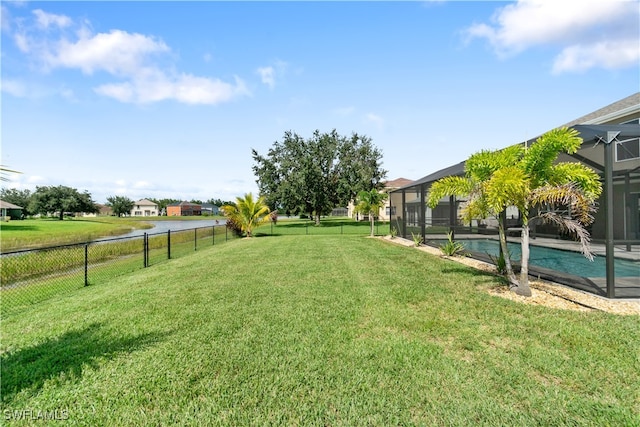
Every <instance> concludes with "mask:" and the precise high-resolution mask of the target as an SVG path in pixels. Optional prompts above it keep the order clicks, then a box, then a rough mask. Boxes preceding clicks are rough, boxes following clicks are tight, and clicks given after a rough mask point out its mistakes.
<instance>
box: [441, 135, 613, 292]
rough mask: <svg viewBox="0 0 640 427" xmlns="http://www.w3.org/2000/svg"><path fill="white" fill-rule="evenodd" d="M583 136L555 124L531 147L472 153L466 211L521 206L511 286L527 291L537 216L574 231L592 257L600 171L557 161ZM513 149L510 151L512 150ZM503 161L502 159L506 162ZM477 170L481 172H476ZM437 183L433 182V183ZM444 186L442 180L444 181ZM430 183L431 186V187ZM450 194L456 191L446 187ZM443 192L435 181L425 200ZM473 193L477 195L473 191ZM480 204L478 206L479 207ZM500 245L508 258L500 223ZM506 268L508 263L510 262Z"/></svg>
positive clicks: (497, 212)
mask: <svg viewBox="0 0 640 427" xmlns="http://www.w3.org/2000/svg"><path fill="white" fill-rule="evenodd" d="M581 144H582V139H581V138H580V137H579V134H578V132H577V131H576V130H575V129H567V128H559V129H555V130H552V131H550V132H547V133H546V134H544V135H542V136H541V137H540V138H538V139H537V140H536V142H535V143H534V144H532V145H531V146H530V147H523V146H514V147H515V148H510V149H509V150H508V151H507V152H506V153H502V154H501V153H499V152H484V153H483V154H482V155H480V156H477V157H475V158H474V156H472V158H471V159H470V160H472V159H473V161H472V163H471V164H470V165H468V166H467V167H468V169H469V170H471V169H473V170H475V171H476V174H475V180H474V179H470V176H471V175H470V174H469V173H468V174H467V176H466V178H467V181H468V182H467V184H468V187H467V189H468V190H472V191H469V192H468V193H467V194H468V195H471V196H472V197H471V200H470V202H471V204H472V205H473V204H474V203H475V204H477V206H479V208H478V210H477V211H474V209H475V208H474V207H472V208H468V209H469V210H470V213H475V214H478V213H482V212H484V213H492V214H494V215H496V216H498V215H500V214H501V213H502V212H503V211H504V210H505V209H506V207H507V206H515V207H517V208H518V210H519V211H520V216H521V220H522V226H521V233H520V235H521V247H522V256H521V260H520V264H521V267H520V279H519V280H517V279H516V278H515V275H513V273H512V272H510V273H508V274H510V275H509V281H510V282H511V289H512V290H514V291H515V292H516V293H517V294H519V295H525V296H530V295H531V288H530V287H529V234H530V227H531V224H533V223H534V222H535V221H540V222H542V223H553V224H555V225H556V226H558V227H559V228H560V229H561V230H563V231H566V232H568V233H570V234H572V235H573V236H574V238H575V239H576V240H578V241H579V242H580V243H581V248H582V253H583V254H584V255H585V256H586V257H587V258H589V259H592V254H591V249H590V236H589V233H588V231H587V230H586V226H587V225H589V224H590V223H591V222H592V221H593V212H594V211H595V209H596V208H595V203H596V200H597V198H598V197H599V196H600V194H601V192H602V185H601V183H600V179H599V177H598V175H597V174H596V173H595V172H594V171H593V170H591V169H590V168H588V167H587V166H585V165H583V164H581V163H577V162H570V163H567V162H560V163H558V162H557V159H558V155H559V154H560V153H568V154H573V153H575V152H577V151H578V149H579V148H580V145H581ZM511 150H513V151H511ZM505 161H506V164H505ZM478 171H479V172H478ZM434 185H435V184H434ZM442 186H443V188H445V189H446V187H447V185H446V183H443V184H442ZM432 188H433V187H432ZM449 190H451V191H450V194H459V193H463V192H464V191H462V190H461V191H460V192H459V193H454V192H453V188H452V187H451V188H449ZM438 191H439V194H440V195H442V194H443V193H446V191H444V190H443V189H442V188H438V187H436V193H434V194H433V195H430V198H429V203H430V204H433V203H434V202H435V203H436V204H437V199H436V197H437V196H438V195H439V194H438V193H437V192H438ZM474 194H477V196H475V197H474V196H473V195H474ZM480 207H481V208H480ZM500 240H501V245H502V242H503V241H504V248H503V254H504V255H505V259H507V260H508V258H509V252H508V251H507V250H506V238H505V237H504V229H503V228H502V226H501V237H500ZM508 268H510V266H509V267H508Z"/></svg>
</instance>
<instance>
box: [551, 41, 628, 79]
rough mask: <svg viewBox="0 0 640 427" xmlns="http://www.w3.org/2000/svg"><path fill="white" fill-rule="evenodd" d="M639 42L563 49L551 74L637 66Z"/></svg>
mask: <svg viewBox="0 0 640 427" xmlns="http://www.w3.org/2000/svg"><path fill="white" fill-rule="evenodd" d="M639 45H640V41H639V40H637V39H636V40H620V41H617V42H615V41H613V42H601V43H595V44H591V45H584V46H583V45H574V46H569V47H568V48H566V49H564V50H563V51H562V52H561V53H560V55H558V56H557V57H556V59H555V61H554V63H553V69H552V71H553V73H555V74H560V73H563V72H566V71H585V70H588V69H590V68H595V67H601V68H605V69H613V68H622V67H632V66H638V60H639V59H640V55H639V50H640V47H639Z"/></svg>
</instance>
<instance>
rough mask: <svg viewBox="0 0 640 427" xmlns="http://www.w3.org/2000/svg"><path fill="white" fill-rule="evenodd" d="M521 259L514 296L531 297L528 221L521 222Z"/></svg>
mask: <svg viewBox="0 0 640 427" xmlns="http://www.w3.org/2000/svg"><path fill="white" fill-rule="evenodd" d="M521 248H522V257H521V258H520V286H518V287H517V288H516V290H515V291H516V294H518V295H523V296H525V297H530V296H531V288H530V287H529V221H528V220H524V221H523V222H522V235H521Z"/></svg>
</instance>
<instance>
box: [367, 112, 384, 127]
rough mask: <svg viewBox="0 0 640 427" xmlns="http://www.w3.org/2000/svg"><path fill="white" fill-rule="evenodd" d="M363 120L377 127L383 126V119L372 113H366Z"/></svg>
mask: <svg viewBox="0 0 640 427" xmlns="http://www.w3.org/2000/svg"><path fill="white" fill-rule="evenodd" d="M365 120H366V121H367V122H369V123H373V124H375V125H376V126H377V127H378V128H381V127H382V126H384V119H383V118H382V117H380V116H379V115H377V114H374V113H368V114H367V115H366V116H365Z"/></svg>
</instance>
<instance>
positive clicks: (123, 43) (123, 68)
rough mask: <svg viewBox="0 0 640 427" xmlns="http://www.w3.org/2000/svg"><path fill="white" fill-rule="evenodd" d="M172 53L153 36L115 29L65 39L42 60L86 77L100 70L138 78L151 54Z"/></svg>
mask: <svg viewBox="0 0 640 427" xmlns="http://www.w3.org/2000/svg"><path fill="white" fill-rule="evenodd" d="M169 51H170V49H169V47H168V46H167V45H166V44H165V43H164V42H162V41H161V40H156V39H154V38H153V37H147V36H144V35H142V34H136V33H134V34H131V33H127V32H126V31H120V30H112V31H111V32H109V33H99V34H95V35H92V36H87V35H83V36H82V37H81V38H80V39H78V40H76V41H75V42H70V41H69V40H66V39H62V40H60V41H59V42H58V43H56V45H55V46H54V47H53V49H52V51H48V52H45V53H44V54H43V59H44V60H45V61H46V63H47V65H49V66H51V67H66V68H78V69H80V70H82V72H84V73H86V74H92V73H93V72H94V71H96V70H100V71H106V72H108V73H110V74H113V75H116V76H135V75H136V74H138V73H139V72H140V71H141V70H144V68H145V64H146V63H147V57H148V56H149V55H151V54H155V53H165V52H169Z"/></svg>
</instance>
